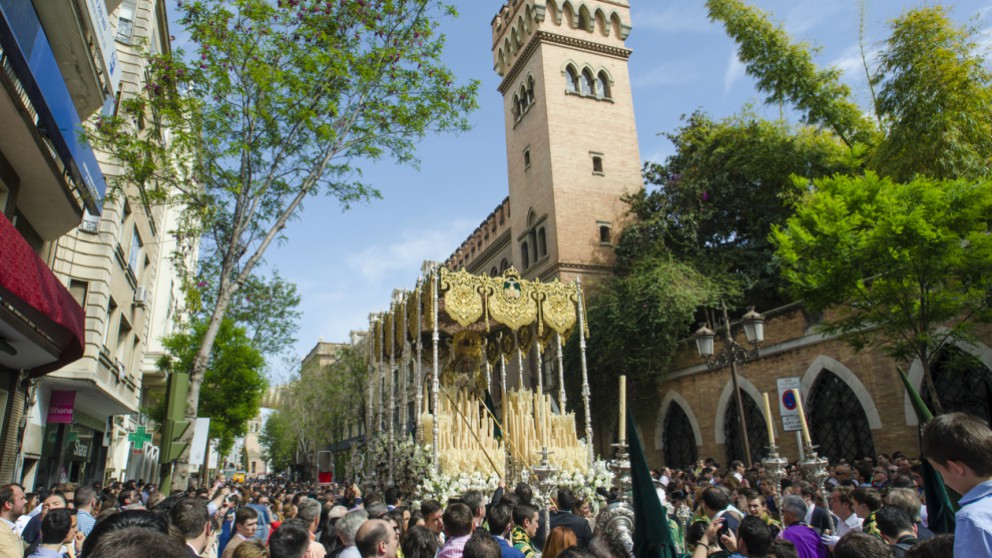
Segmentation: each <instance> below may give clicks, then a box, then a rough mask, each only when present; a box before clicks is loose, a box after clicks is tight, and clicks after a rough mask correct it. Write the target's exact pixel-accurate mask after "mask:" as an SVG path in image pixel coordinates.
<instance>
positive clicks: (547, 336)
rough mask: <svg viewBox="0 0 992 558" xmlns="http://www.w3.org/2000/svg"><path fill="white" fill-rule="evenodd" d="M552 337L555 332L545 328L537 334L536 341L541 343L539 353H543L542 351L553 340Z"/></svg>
mask: <svg viewBox="0 0 992 558" xmlns="http://www.w3.org/2000/svg"><path fill="white" fill-rule="evenodd" d="M554 336H555V331H554V330H553V329H551V328H547V327H546V328H544V329H543V330H542V331H541V332H540V333H539V334H538V336H537V337H538V341H539V342H540V343H541V352H544V350H545V349H547V348H548V345H550V344H551V340H552V339H554Z"/></svg>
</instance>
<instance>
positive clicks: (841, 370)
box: [800, 355, 882, 430]
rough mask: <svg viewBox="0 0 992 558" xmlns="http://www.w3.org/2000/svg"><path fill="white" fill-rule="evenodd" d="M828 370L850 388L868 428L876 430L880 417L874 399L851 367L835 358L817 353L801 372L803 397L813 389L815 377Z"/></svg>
mask: <svg viewBox="0 0 992 558" xmlns="http://www.w3.org/2000/svg"><path fill="white" fill-rule="evenodd" d="M824 370H828V371H830V372H831V373H833V374H834V375H836V376H837V377H838V378H840V379H841V380H842V381H843V382H844V383H845V384H847V387H849V388H851V391H853V392H854V395H856V396H857V398H858V401H859V402H860V403H861V409H862V410H863V411H864V412H865V416H866V417H867V418H868V428H871V429H872V430H878V429H880V428H882V418H881V417H880V416H879V414H878V408H877V407H876V406H875V401H874V400H873V399H872V398H871V395H870V394H869V393H868V388H866V387H865V385H864V384H863V383H861V380H860V379H858V377H857V375H855V374H854V372H851V369H850V368H848V367H846V366H844V365H843V364H841V363H840V362H838V361H837V360H835V359H833V358H831V357H829V356H827V355H819V356H817V357H816V358H815V359H813V362H812V363H811V364H810V365H809V367H808V368H806V372H804V373H803V377H802V382H801V385H800V389H801V390H802V395H803V399H804V400H805V399H806V397H807V396H808V395H809V393H810V390H812V389H813V384H815V383H816V379H817V378H818V377H819V376H820V374H821V373H822V372H823V371H824Z"/></svg>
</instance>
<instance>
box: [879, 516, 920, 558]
mask: <svg viewBox="0 0 992 558" xmlns="http://www.w3.org/2000/svg"><path fill="white" fill-rule="evenodd" d="M875 517H876V520H877V521H878V530H879V531H880V532H881V533H882V540H884V541H885V543H886V544H888V545H889V548H890V549H891V550H892V554H893V556H895V558H904V557H905V556H906V551H907V550H909V549H910V548H912V547H914V546H916V543H918V542H919V540H918V539H917V538H916V529H915V528H914V526H913V519H912V518H911V517H910V516H909V514H907V513H906V512H905V511H903V510H902V508H897V507H896V506H882V508H881V509H879V510H878V513H877V514H876V516H875Z"/></svg>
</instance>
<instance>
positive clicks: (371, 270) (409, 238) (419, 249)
mask: <svg viewBox="0 0 992 558" xmlns="http://www.w3.org/2000/svg"><path fill="white" fill-rule="evenodd" d="M472 226H473V225H471V224H470V222H469V221H467V220H464V219H457V220H453V221H449V222H447V223H439V227H438V228H436V229H427V230H416V231H411V230H407V231H404V232H403V233H402V234H400V235H399V240H397V241H396V242H393V243H391V244H385V245H383V244H373V245H371V246H369V247H368V248H365V249H364V250H362V251H360V252H356V253H354V254H350V255H349V256H348V257H347V258H346V260H345V262H346V264H347V267H348V268H349V269H350V270H352V271H354V272H356V273H357V274H358V275H359V276H360V277H362V278H364V279H365V280H366V281H369V282H372V283H379V282H381V281H382V280H383V279H384V278H386V277H387V276H392V275H395V274H398V273H403V272H406V273H405V275H409V274H410V273H411V272H412V273H413V275H414V276H415V275H416V273H415V271H416V270H419V269H420V266H421V264H422V263H423V262H424V260H430V259H433V260H444V259H445V258H447V257H448V256H449V255H451V252H453V251H454V249H455V248H457V247H458V246H459V245H460V244H461V242H462V241H464V240H465V239H466V238H468V235H469V233H470V232H471V231H472ZM398 286H401V285H398Z"/></svg>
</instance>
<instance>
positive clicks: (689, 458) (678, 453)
mask: <svg viewBox="0 0 992 558" xmlns="http://www.w3.org/2000/svg"><path fill="white" fill-rule="evenodd" d="M662 439H663V440H664V448H665V450H664V451H665V465H666V466H668V467H678V468H685V467H691V466H692V465H693V463H695V462H696V459H697V452H696V450H697V448H696V436H695V434H693V431H692V423H691V422H689V416H688V415H686V413H685V410H684V409H683V408H682V406H681V405H679V404H678V403H674V402H673V403H672V404H671V405H669V407H668V412H666V413H665V422H664V426H663V430H662Z"/></svg>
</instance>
